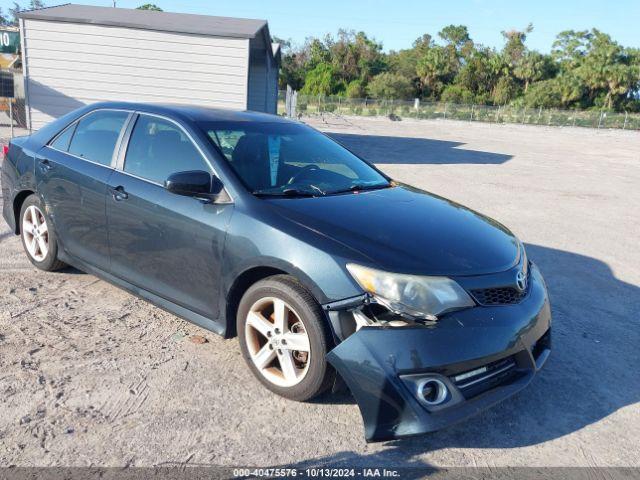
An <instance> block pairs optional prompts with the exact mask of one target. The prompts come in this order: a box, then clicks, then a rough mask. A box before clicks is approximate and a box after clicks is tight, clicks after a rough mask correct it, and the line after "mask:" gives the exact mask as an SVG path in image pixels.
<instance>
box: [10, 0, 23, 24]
mask: <svg viewBox="0 0 640 480" xmlns="http://www.w3.org/2000/svg"><path fill="white" fill-rule="evenodd" d="M23 10H24V9H23V8H22V7H21V6H20V4H19V3H18V2H13V7H11V8H10V9H9V15H10V17H11V18H10V20H9V25H13V26H14V27H17V26H18V23H19V22H18V15H19V14H20V12H22V11H23Z"/></svg>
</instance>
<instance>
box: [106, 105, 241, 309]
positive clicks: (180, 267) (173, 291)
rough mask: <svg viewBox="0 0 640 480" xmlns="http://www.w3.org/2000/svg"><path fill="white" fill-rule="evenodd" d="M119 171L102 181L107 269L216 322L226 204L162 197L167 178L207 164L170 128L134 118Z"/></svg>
mask: <svg viewBox="0 0 640 480" xmlns="http://www.w3.org/2000/svg"><path fill="white" fill-rule="evenodd" d="M132 125H133V126H132V128H130V129H129V130H130V132H128V133H127V135H126V137H127V145H126V149H124V148H123V149H122V151H121V158H120V160H119V163H120V165H119V166H118V169H117V170H116V171H115V172H114V173H113V175H112V176H111V177H110V179H109V196H108V199H107V220H108V224H109V247H110V254H111V271H112V273H113V274H114V275H116V276H118V277H120V278H121V279H123V280H126V281H127V282H129V283H132V284H134V285H136V286H138V287H140V288H143V289H144V290H147V291H148V292H151V293H152V294H155V295H158V296H160V297H162V298H164V299H166V300H169V301H171V302H173V303H176V304H178V305H180V306H182V307H184V308H187V309H189V310H191V311H194V312H196V313H198V314H200V315H203V316H205V317H208V318H210V319H212V320H215V319H217V318H218V313H219V312H218V294H219V287H220V265H221V256H222V250H223V246H224V239H225V234H226V228H227V224H228V222H229V219H230V216H231V214H232V211H233V204H231V203H228V204H214V203H211V202H207V201H203V200H201V199H197V198H193V197H185V196H180V195H176V194H173V193H170V192H169V191H167V190H166V189H165V188H164V181H165V180H166V179H167V177H168V176H169V175H171V174H172V173H176V172H180V171H187V170H205V171H209V172H212V173H213V169H212V166H211V163H210V161H209V160H208V159H207V158H206V157H205V156H204V154H203V152H202V150H201V149H200V148H199V147H198V145H197V144H196V143H195V142H194V140H193V138H192V137H191V136H190V135H189V134H188V133H187V131H186V130H185V129H184V128H183V127H182V126H180V125H179V124H178V123H176V122H174V121H173V120H170V119H168V118H164V117H159V116H156V115H151V114H139V115H138V116H137V118H136V119H135V123H133V124H132Z"/></svg>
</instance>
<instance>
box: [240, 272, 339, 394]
mask: <svg viewBox="0 0 640 480" xmlns="http://www.w3.org/2000/svg"><path fill="white" fill-rule="evenodd" d="M237 329H238V330H237V331H238V339H239V341H240V349H241V350H242V356H243V357H244V359H245V361H246V362H247V365H249V369H250V370H251V371H252V373H253V374H254V375H255V377H256V378H257V379H258V380H259V381H260V382H261V383H262V384H263V385H264V386H265V387H267V388H268V389H269V390H271V391H272V392H274V393H277V394H278V395H280V396H282V397H285V398H288V399H291V400H297V401H305V400H309V399H311V398H313V397H316V396H318V395H320V394H321V393H323V392H324V391H325V390H327V389H328V388H329V387H330V386H331V384H332V382H333V380H334V379H335V371H334V370H333V369H332V368H331V366H330V365H329V364H328V363H327V361H326V359H325V355H326V353H327V352H328V351H329V349H330V348H331V345H332V343H331V335H330V332H329V328H328V325H327V321H326V319H325V316H324V313H323V311H322V308H321V307H320V305H319V304H318V302H316V300H315V299H314V298H313V296H312V295H311V294H310V293H309V292H308V291H307V289H305V288H304V287H303V286H302V285H301V284H300V282H298V281H297V280H296V279H295V278H293V277H291V276H288V275H275V276H273V277H269V278H267V279H265V280H261V281H259V282H257V283H255V284H254V285H252V286H251V287H250V288H249V289H248V290H247V291H246V293H245V294H244V296H243V297H242V300H241V301H240V305H239V307H238V315H237ZM296 347H297V349H296Z"/></svg>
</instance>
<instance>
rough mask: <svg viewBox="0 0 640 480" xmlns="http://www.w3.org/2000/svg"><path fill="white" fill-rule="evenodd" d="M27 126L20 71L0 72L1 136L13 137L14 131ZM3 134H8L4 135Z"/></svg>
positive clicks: (7, 70) (5, 70) (8, 70)
mask: <svg viewBox="0 0 640 480" xmlns="http://www.w3.org/2000/svg"><path fill="white" fill-rule="evenodd" d="M26 125H27V115H26V102H25V98H24V81H23V76H22V72H21V71H20V70H12V69H3V70H0V127H1V128H2V132H3V136H11V137H13V135H14V129H24V128H26ZM4 132H8V133H7V134H6V135H5V133H4Z"/></svg>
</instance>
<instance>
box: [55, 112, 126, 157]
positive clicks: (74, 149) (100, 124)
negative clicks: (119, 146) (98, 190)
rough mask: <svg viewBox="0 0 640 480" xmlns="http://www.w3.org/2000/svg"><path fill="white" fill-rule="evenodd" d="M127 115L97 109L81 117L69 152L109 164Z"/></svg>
mask: <svg viewBox="0 0 640 480" xmlns="http://www.w3.org/2000/svg"><path fill="white" fill-rule="evenodd" d="M128 116H129V113H128V112H123V111H114V110H99V111H97V112H93V113H90V114H89V115H87V116H86V117H84V118H82V120H80V122H79V123H78V126H77V127H76V130H75V133H74V134H73V138H72V139H71V144H70V145H69V153H71V154H73V155H76V156H78V157H82V158H86V159H87V160H90V161H92V162H96V163H99V164H101V165H107V166H109V165H111V158H112V157H113V151H114V149H115V146H116V143H117V142H118V137H119V136H120V131H121V130H122V127H123V126H124V123H125V121H126V119H127V117H128ZM65 133H66V132H65Z"/></svg>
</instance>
